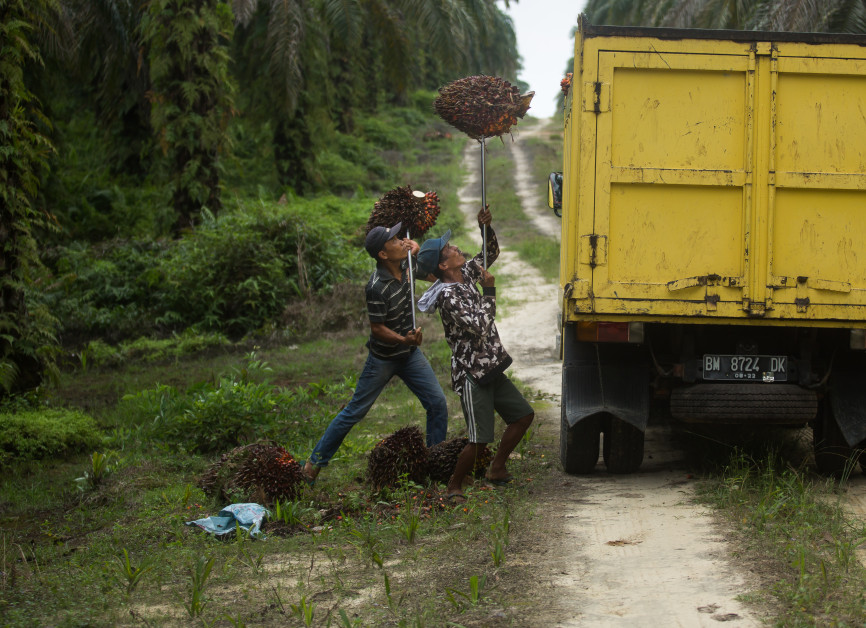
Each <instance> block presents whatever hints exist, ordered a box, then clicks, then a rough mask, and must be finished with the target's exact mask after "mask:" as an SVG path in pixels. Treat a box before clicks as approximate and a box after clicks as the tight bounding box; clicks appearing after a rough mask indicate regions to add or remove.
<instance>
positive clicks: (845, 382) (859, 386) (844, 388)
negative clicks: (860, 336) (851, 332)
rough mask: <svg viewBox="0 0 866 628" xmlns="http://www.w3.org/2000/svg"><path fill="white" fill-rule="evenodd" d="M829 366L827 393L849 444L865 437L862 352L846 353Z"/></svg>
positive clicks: (864, 358) (865, 365)
mask: <svg viewBox="0 0 866 628" xmlns="http://www.w3.org/2000/svg"><path fill="white" fill-rule="evenodd" d="M846 357H847V359H846V360H845V361H843V362H841V363H839V364H837V365H836V366H834V367H833V374H832V375H831V376H830V382H829V394H830V404H831V407H832V408H833V416H834V418H835V419H836V423H837V424H838V425H839V430H840V431H841V432H842V436H844V437H845V441H846V442H847V443H848V445H849V446H850V447H855V446H857V445H858V444H859V443H860V442H862V441H863V440H864V439H866V386H864V385H863V384H864V382H866V356H863V355H856V356H846Z"/></svg>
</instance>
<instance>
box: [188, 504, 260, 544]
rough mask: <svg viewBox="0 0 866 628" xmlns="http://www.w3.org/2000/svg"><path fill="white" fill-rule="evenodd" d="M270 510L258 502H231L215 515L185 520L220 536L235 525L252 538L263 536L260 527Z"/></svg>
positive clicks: (230, 530) (190, 524) (232, 530)
mask: <svg viewBox="0 0 866 628" xmlns="http://www.w3.org/2000/svg"><path fill="white" fill-rule="evenodd" d="M270 514H271V513H270V512H269V511H268V509H267V508H265V507H264V506H261V505H259V504H231V505H230V506H226V507H225V508H223V509H222V510H220V511H219V514H218V515H217V516H216V517H206V518H204V519H197V520H195V521H187V522H186V525H188V526H198V527H199V528H201V529H202V530H204V531H205V532H208V533H210V534H215V535H216V536H222V535H224V534H230V533H232V532H234V531H235V528H236V527H237V526H240V527H241V528H242V529H243V530H246V531H248V532H249V533H250V536H251V537H253V538H264V535H263V534H262V531H261V527H262V522H263V521H264V520H265V517H268V516H270Z"/></svg>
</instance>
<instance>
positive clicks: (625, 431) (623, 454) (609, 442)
mask: <svg viewBox="0 0 866 628" xmlns="http://www.w3.org/2000/svg"><path fill="white" fill-rule="evenodd" d="M643 443H644V433H643V432H642V431H641V430H639V429H638V428H636V427H635V426H634V425H632V424H631V423H627V422H625V421H623V420H622V419H618V418H617V417H615V416H611V417H610V426H609V427H608V428H607V430H606V431H605V433H604V446H603V448H602V449H603V456H604V464H605V466H606V467H607V470H608V472H609V473H634V472H635V471H637V470H638V469H639V468H640V465H641V463H642V462H643Z"/></svg>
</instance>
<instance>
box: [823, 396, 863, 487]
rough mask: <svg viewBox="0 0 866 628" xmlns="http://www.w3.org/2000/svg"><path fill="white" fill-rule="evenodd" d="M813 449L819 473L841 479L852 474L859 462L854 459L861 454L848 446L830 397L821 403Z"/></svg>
mask: <svg viewBox="0 0 866 628" xmlns="http://www.w3.org/2000/svg"><path fill="white" fill-rule="evenodd" d="M812 449H813V451H814V453H815V466H816V467H818V471H819V472H821V473H823V474H825V475H831V476H833V477H835V478H841V477H842V476H843V475H845V473H846V471H847V472H848V474H850V472H851V470H852V468H853V467H854V466H855V465H856V464H857V460H852V457H853V456H855V454H856V455H857V457H859V453H858V452H855V450H854V448H852V447H851V446H850V445H848V442H847V441H846V440H845V437H844V436H843V435H842V430H840V429H839V424H838V423H836V417H835V416H833V406H832V405H831V403H830V399H829V397H825V398H824V399H823V400H822V401H821V409H820V411H819V412H818V417H817V418H816V419H815V421H814V422H813V423H812Z"/></svg>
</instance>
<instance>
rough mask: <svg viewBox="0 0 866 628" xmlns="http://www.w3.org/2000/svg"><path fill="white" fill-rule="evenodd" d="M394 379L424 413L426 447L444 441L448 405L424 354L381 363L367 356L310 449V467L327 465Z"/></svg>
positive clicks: (446, 429)
mask: <svg viewBox="0 0 866 628" xmlns="http://www.w3.org/2000/svg"><path fill="white" fill-rule="evenodd" d="M395 375H396V376H397V377H399V378H400V379H402V380H403V381H404V382H405V383H406V385H407V386H408V387H409V390H411V391H412V392H413V393H415V396H416V397H418V400H419V401H420V402H421V405H422V406H424V409H425V410H426V411H427V446H428V447H431V446H433V445H435V444H436V443H441V442H442V441H443V440H445V434H446V433H447V431H448V405H447V403H446V402H445V393H443V392H442V387H441V386H440V385H439V380H437V379H436V375H435V374H434V373H433V369H432V368H431V367H430V363H429V362H428V361H427V358H425V357H424V354H423V353H421V351H420V350H419V349H415V350H414V351H412V352H411V353H410V354H409V355H408V357H406V358H403V359H401V360H382V359H380V358H377V357H376V356H374V355H373V354H372V353H370V354H368V355H367V362H366V364H364V370H363V371H361V376H360V377H359V378H358V385H357V386H356V387H355V394H354V395H352V400H351V401H350V402H349V403H348V405H347V406H346V407H345V408H343V409H342V410H341V411H340V413H339V414H338V415H337V416H335V417H334V419H333V420H332V421H331V423H330V424H329V425H328V428H327V429H326V430H325V433H324V435H323V436H322V438H320V439H319V442H318V443H316V446H315V447H314V448H313V453H312V454H311V455H310V462H311V463H312V464H314V465H315V466H317V467H325V466H327V465H328V463H329V462H330V461H331V458H333V457H334V454H335V453H337V449H339V448H340V445H341V444H342V443H343V439H344V438H346V434H348V433H349V430H351V429H352V427H354V425H355V423H357V422H358V421H360V420H361V419H363V418H364V417H365V416H366V415H367V412H369V411H370V408H371V407H372V406H373V402H374V401H376V399H377V398H378V397H379V394H380V393H381V392H382V389H383V388H385V384H387V383H388V382H389V381H390V380H391V378H392V377H394V376H395Z"/></svg>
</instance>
